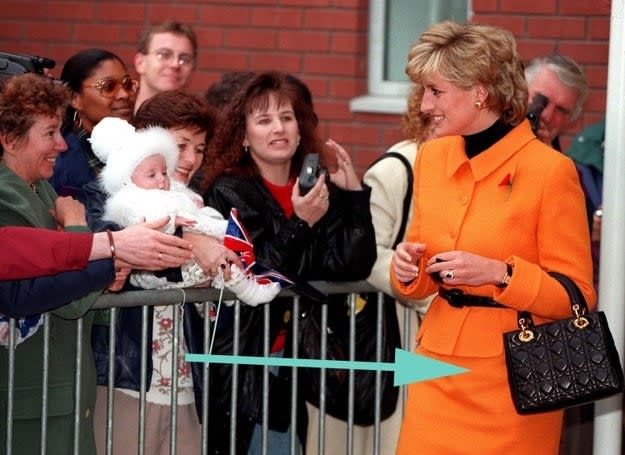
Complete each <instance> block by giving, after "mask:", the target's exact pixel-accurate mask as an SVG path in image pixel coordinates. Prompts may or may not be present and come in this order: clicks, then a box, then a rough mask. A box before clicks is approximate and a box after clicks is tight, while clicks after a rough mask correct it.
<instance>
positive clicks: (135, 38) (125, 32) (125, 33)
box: [121, 24, 147, 49]
mask: <svg viewBox="0 0 625 455" xmlns="http://www.w3.org/2000/svg"><path fill="white" fill-rule="evenodd" d="M146 27H147V26H146V25H144V24H141V25H135V24H126V25H124V27H123V28H122V30H121V35H122V36H121V41H122V42H123V43H129V44H131V45H132V47H133V49H136V46H137V43H138V42H139V36H140V35H141V33H142V32H143V30H144V28H146Z"/></svg>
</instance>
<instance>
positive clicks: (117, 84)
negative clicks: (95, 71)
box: [83, 76, 139, 98]
mask: <svg viewBox="0 0 625 455" xmlns="http://www.w3.org/2000/svg"><path fill="white" fill-rule="evenodd" d="M83 87H93V88H97V89H98V90H99V91H100V95H102V96H104V97H106V98H113V97H114V96H117V93H118V92H119V89H120V88H123V89H124V90H125V91H126V92H128V93H132V94H135V93H137V90H139V81H138V80H137V79H133V78H132V77H130V76H124V77H122V78H121V79H119V78H114V77H107V78H104V79H100V80H99V81H98V82H96V83H95V84H90V85H84V86H83Z"/></svg>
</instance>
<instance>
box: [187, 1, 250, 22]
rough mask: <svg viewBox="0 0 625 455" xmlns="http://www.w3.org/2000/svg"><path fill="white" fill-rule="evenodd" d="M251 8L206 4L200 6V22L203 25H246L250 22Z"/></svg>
mask: <svg viewBox="0 0 625 455" xmlns="http://www.w3.org/2000/svg"><path fill="white" fill-rule="evenodd" d="M250 16H251V12H250V8H246V7H243V6H236V7H232V6H205V7H202V8H200V11H199V16H198V22H199V23H200V24H202V25H217V26H220V27H221V26H227V25H246V24H249V23H250Z"/></svg>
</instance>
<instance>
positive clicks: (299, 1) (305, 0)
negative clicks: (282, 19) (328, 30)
mask: <svg viewBox="0 0 625 455" xmlns="http://www.w3.org/2000/svg"><path fill="white" fill-rule="evenodd" d="M243 1H245V0H243ZM270 3H274V2H273V1H271V2H270ZM280 4H282V5H289V6H304V7H306V6H314V7H320V6H330V5H331V4H332V2H331V1H330V0H312V1H311V0H282V1H281V2H280Z"/></svg>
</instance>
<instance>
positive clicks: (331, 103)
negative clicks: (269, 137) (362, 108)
mask: <svg viewBox="0 0 625 455" xmlns="http://www.w3.org/2000/svg"><path fill="white" fill-rule="evenodd" d="M315 111H316V112H317V115H319V117H321V118H323V119H325V120H351V119H352V113H351V111H350V110H349V105H348V103H347V102H345V101H342V102H337V101H336V100H320V101H315Z"/></svg>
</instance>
